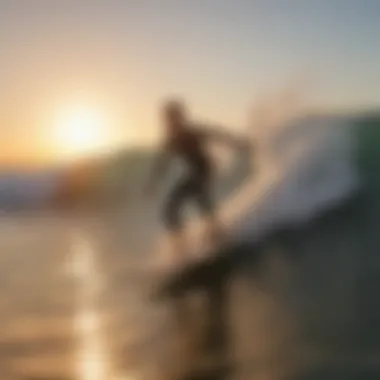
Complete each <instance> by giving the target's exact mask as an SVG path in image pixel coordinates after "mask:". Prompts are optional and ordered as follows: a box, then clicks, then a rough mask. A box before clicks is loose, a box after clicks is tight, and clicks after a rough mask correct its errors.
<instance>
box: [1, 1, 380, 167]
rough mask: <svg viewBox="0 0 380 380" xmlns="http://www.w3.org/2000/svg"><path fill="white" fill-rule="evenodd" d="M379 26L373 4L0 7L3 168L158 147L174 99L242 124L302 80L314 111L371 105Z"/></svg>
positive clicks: (378, 97)
mask: <svg viewBox="0 0 380 380" xmlns="http://www.w3.org/2000/svg"><path fill="white" fill-rule="evenodd" d="M379 17H380V1H378V0H260V1H258V0H117V1H116V0H102V1H98V0H54V1H52V0H0V51H1V59H0V131H1V138H0V144H1V146H0V163H4V162H27V163H31V162H39V161H45V160H48V161H51V162H53V161H57V160H60V159H61V158H62V157H65V155H66V154H71V153H67V152H69V151H70V149H71V148H73V151H76V150H77V151H78V152H76V153H75V154H77V153H78V154H79V153H80V151H81V149H82V148H83V153H85V152H89V151H90V150H91V149H90V148H94V149H95V148H97V149H100V150H101V149H105V148H111V147H115V146H120V145H129V146H131V145H136V144H138V145H139V144H147V143H151V142H154V141H155V139H156V137H157V135H158V132H159V130H158V126H159V124H158V120H157V106H158V105H159V103H160V99H162V98H163V97H165V96H167V95H171V94H180V95H182V96H183V97H184V98H186V99H188V102H189V105H190V106H191V107H192V109H193V112H194V114H195V115H197V116H198V115H200V116H202V117H204V118H207V119H210V120H213V121H216V122H218V123H222V124H226V125H239V124H242V123H243V122H244V120H245V117H246V112H247V108H248V106H249V105H250V104H251V103H252V102H254V101H255V99H256V97H258V96H261V95H259V94H261V93H262V92H266V91H268V89H269V90H271V89H274V88H276V87H278V86H282V85H283V84H286V83H287V82H288V81H289V78H291V77H294V75H297V73H298V72H307V73H308V75H311V76H312V77H313V79H314V82H313V86H312V102H313V103H314V104H315V105H316V106H318V107H324V108H343V109H346V108H352V107H355V108H368V107H374V106H378V105H380V72H379V67H380V50H379V48H378V46H379V41H380V22H379V21H378V20H379ZM75 110H77V111H75ZM84 114H86V115H87V116H85V117H84V118H85V120H83V119H81V117H83V116H81V115H84ZM62 115H63V116H62ZM88 115H90V116H88ZM65 120H69V121H67V123H66V124H64V123H65V122H64V121H65ZM70 120H71V121H70ZM91 120H95V122H94V124H96V128H97V131H95V132H94V135H93V136H92V137H90V138H88V139H87V141H85V140H86V138H87V137H86V136H87V135H88V134H91V133H90V132H89V131H88V130H87V131H85V130H84V131H82V132H81V133H79V132H75V125H78V123H79V124H80V123H81V122H83V124H84V125H86V123H87V124H89V123H90V122H91ZM66 128H67V130H68V131H69V132H67V133H66V134H65V132H64V130H65V129H66ZM70 128H71V129H70ZM70 130H71V131H72V133H71V135H70ZM57 136H58V137H57ZM65 138H66V140H65ZM82 143H83V145H81V144H82ZM73 144H77V146H71V145H73ZM91 144H93V146H91Z"/></svg>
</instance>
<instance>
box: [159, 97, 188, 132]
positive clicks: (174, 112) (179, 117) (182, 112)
mask: <svg viewBox="0 0 380 380" xmlns="http://www.w3.org/2000/svg"><path fill="white" fill-rule="evenodd" d="M162 116H163V119H164V123H165V125H166V127H167V128H169V130H170V131H176V130H178V129H181V128H183V126H184V125H185V122H186V120H187V110H186V106H185V104H184V102H183V101H182V100H180V99H170V100H168V101H166V102H165V103H164V105H163V107H162Z"/></svg>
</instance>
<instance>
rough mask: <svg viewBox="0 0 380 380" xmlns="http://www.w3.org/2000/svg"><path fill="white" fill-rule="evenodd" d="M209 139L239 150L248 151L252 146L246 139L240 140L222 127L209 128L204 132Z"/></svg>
mask: <svg viewBox="0 0 380 380" xmlns="http://www.w3.org/2000/svg"><path fill="white" fill-rule="evenodd" d="M203 133H204V134H205V136H206V137H207V138H209V139H210V140H214V141H216V142H219V143H222V144H225V145H229V146H231V147H233V148H237V149H247V148H249V146H250V144H249V142H248V141H247V140H246V139H243V138H241V137H240V138H239V137H237V136H235V135H233V134H232V133H229V132H227V131H226V129H224V128H220V127H216V126H214V127H211V128H210V127H208V128H207V129H205V130H204V132H203Z"/></svg>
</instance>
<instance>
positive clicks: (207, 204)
mask: <svg viewBox="0 0 380 380" xmlns="http://www.w3.org/2000/svg"><path fill="white" fill-rule="evenodd" d="M197 200H198V204H199V207H200V210H201V212H202V214H203V218H204V221H205V241H206V243H207V244H208V245H209V246H210V247H213V246H215V245H218V244H219V243H220V240H221V237H222V228H221V224H220V221H219V219H218V216H217V212H216V207H215V201H214V196H213V192H212V190H211V185H210V180H209V179H201V180H200V183H199V186H198V194H197Z"/></svg>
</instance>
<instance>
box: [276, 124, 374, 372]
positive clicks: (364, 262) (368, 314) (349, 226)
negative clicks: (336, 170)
mask: <svg viewBox="0 0 380 380" xmlns="http://www.w3.org/2000/svg"><path fill="white" fill-rule="evenodd" d="M355 135H356V139H357V142H358V145H357V146H358V149H357V152H356V157H357V165H358V168H359V173H360V176H361V181H362V185H363V187H362V190H361V191H360V193H359V194H358V195H357V196H356V197H355V198H354V199H352V200H351V201H350V202H348V203H347V204H345V205H344V206H343V207H340V208H339V209H337V210H334V211H331V212H330V213H328V214H327V215H325V216H323V217H322V218H320V219H319V220H316V221H314V222H313V223H312V224H310V225H308V226H305V227H304V228H303V229H302V231H301V230H300V231H295V232H294V233H291V234H290V233H289V235H288V236H286V237H285V240H284V242H283V243H282V252H283V253H286V254H287V255H288V256H289V257H292V258H294V257H296V260H295V261H296V263H297V265H299V266H298V268H299V270H297V269H295V270H294V271H293V274H294V275H293V278H292V289H293V292H294V300H295V301H294V302H295V305H298V306H295V309H297V307H298V312H299V314H300V315H302V318H301V319H300V320H302V322H300V325H301V329H300V330H301V332H302V333H301V335H302V337H303V340H304V342H305V344H306V345H309V346H313V347H321V350H322V351H323V348H324V349H325V351H323V352H325V353H324V354H323V355H326V356H329V355H331V356H334V355H338V353H339V355H342V357H346V358H348V357H350V358H351V359H347V360H348V361H350V364H353V363H355V365H356V366H357V370H358V371H359V373H360V370H361V368H362V367H363V370H364V367H365V368H367V369H368V365H369V364H368V360H367V361H366V358H370V357H374V356H375V357H377V356H376V355H378V353H379V352H380V300H379V294H380V230H379V226H380V175H379V167H380V120H379V119H376V118H366V119H363V120H359V121H357V123H356V127H355ZM296 267H297V266H296ZM296 267H295V268H296ZM293 269H294V268H293ZM363 362H367V365H364V364H363ZM316 378H319V377H316ZM358 378H361V377H358Z"/></svg>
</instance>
